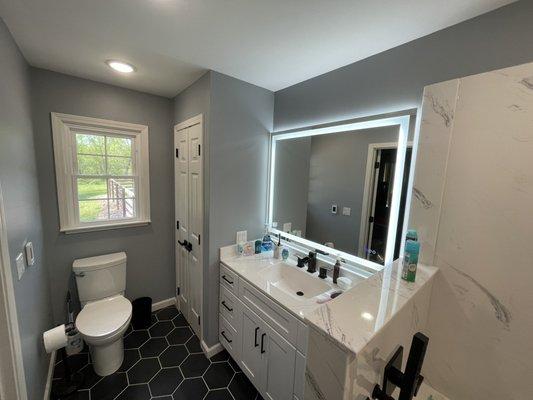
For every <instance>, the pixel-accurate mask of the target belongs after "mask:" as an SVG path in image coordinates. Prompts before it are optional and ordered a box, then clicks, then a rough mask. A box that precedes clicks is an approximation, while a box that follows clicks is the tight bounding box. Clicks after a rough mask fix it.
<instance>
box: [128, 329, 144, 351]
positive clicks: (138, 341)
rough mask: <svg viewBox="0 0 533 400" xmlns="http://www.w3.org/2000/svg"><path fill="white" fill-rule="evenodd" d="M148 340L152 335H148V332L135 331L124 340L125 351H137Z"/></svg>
mask: <svg viewBox="0 0 533 400" xmlns="http://www.w3.org/2000/svg"><path fill="white" fill-rule="evenodd" d="M148 339H150V335H148V331H146V330H140V331H133V332H132V333H130V334H129V335H128V336H126V337H125V338H124V348H125V349H137V348H139V347H141V346H142V345H143V344H144V343H145V342H146V341H147V340H148Z"/></svg>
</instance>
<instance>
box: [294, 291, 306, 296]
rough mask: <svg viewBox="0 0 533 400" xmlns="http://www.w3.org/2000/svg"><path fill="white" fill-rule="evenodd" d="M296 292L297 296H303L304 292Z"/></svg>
mask: <svg viewBox="0 0 533 400" xmlns="http://www.w3.org/2000/svg"><path fill="white" fill-rule="evenodd" d="M296 294H297V295H298V296H303V295H304V292H301V291H297V292H296Z"/></svg>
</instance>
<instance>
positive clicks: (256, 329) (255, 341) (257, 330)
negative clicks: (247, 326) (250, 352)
mask: <svg viewBox="0 0 533 400" xmlns="http://www.w3.org/2000/svg"><path fill="white" fill-rule="evenodd" d="M257 332H259V327H257V328H255V338H254V347H257V346H259V343H257Z"/></svg>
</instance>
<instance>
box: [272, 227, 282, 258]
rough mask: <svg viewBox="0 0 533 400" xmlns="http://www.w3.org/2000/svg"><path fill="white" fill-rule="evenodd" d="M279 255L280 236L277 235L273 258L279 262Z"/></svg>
mask: <svg viewBox="0 0 533 400" xmlns="http://www.w3.org/2000/svg"><path fill="white" fill-rule="evenodd" d="M280 255H281V234H279V233H278V243H277V244H274V258H275V259H276V260H279V258H280Z"/></svg>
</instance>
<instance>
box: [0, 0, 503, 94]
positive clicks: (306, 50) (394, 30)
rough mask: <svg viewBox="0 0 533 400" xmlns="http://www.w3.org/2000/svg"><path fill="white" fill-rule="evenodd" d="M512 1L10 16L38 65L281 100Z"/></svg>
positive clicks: (118, 80) (144, 1) (19, 7)
mask: <svg viewBox="0 0 533 400" xmlns="http://www.w3.org/2000/svg"><path fill="white" fill-rule="evenodd" d="M512 2H513V0H468V1H465V0H446V1H443V0H402V1H398V0H321V1H319V0H113V1H110V0H90V1H87V0H0V13H1V14H0V15H1V17H2V18H3V19H4V21H5V22H6V24H7V25H8V27H9V29H10V30H11V32H12V34H13V36H14V37H15V40H16V42H17V44H18V45H19V47H20V48H21V50H22V53H23V54H24V56H25V57H26V59H27V60H28V62H29V63H30V64H31V65H33V66H36V67H41V68H45V69H50V70H54V71H58V72H63V73H67V74H70V75H74V76H79V77H83V78H88V79H93V80H96V81H101V82H106V83H111V84H114V85H118V86H123V87H127V88H131V89H136V90H141V91H145V92H148V93H154V94H159V95H163V96H167V97H172V96H175V95H176V94H177V93H179V92H180V91H181V90H182V89H184V88H185V87H187V86H188V85H189V84H191V83H192V82H194V81H195V80H196V79H197V78H198V77H199V76H200V75H202V73H204V72H205V71H206V70H207V69H212V70H215V71H219V72H222V73H224V74H227V75H230V76H233V77H235V78H238V79H242V80H244V81H247V82H250V83H253V84H255V85H258V86H261V87H264V88H267V89H270V90H273V91H276V90H279V89H283V88H285V87H288V86H291V85H293V84H295V83H298V82H301V81H304V80H306V79H309V78H312V77H314V76H317V75H320V74H323V73H325V72H328V71H331V70H333V69H336V68H339V67H342V66H344V65H347V64H350V63H353V62H356V61H358V60H361V59H363V58H366V57H369V56H371V55H374V54H377V53H380V52H382V51H385V50H387V49H390V48H393V47H396V46H398V45H401V44H403V43H406V42H408V41H411V40H414V39H416V38H419V37H422V36H425V35H428V34H430V33H432V32H435V31H437V30H440V29H443V28H445V27H448V26H451V25H454V24H456V23H458V22H461V21H464V20H466V19H469V18H472V17H475V16H477V15H480V14H483V13H485V12H488V11H491V10H493V9H495V8H498V7H500V6H503V5H506V4H509V3H512ZM457 39H458V40H461V38H457ZM108 59H119V60H123V61H126V62H129V63H131V64H133V65H135V67H136V68H137V71H136V73H134V74H129V75H121V74H117V73H115V72H113V71H111V70H110V69H109V68H108V67H107V65H106V64H105V63H104V62H105V60H108Z"/></svg>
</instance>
